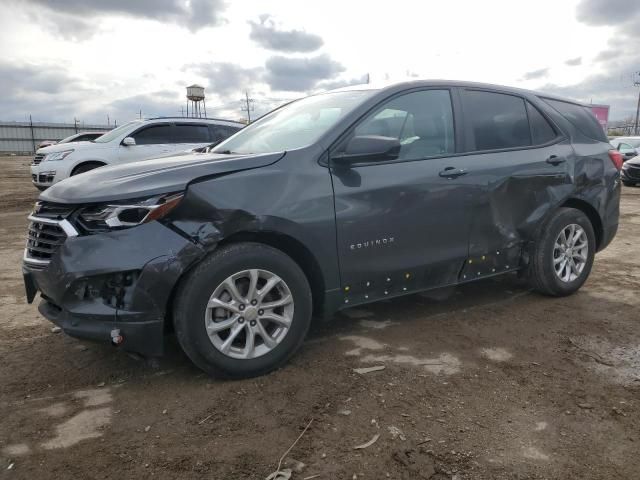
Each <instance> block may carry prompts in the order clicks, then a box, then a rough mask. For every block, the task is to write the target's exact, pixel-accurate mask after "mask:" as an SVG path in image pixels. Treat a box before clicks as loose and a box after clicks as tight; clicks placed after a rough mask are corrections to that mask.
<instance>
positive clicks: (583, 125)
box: [542, 98, 609, 143]
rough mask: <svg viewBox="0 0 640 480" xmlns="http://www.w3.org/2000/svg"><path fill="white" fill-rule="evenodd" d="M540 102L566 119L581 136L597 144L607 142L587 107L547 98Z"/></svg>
mask: <svg viewBox="0 0 640 480" xmlns="http://www.w3.org/2000/svg"><path fill="white" fill-rule="evenodd" d="M542 100H544V101H545V102H546V103H547V104H548V105H550V106H551V107H553V109H555V110H556V111H557V112H558V113H560V114H561V115H562V116H563V117H564V118H566V119H567V120H568V121H569V122H570V123H571V124H572V125H573V126H574V127H576V128H577V129H578V130H579V131H580V133H582V134H583V135H585V136H587V137H589V138H592V139H593V140H598V141H599V142H606V143H608V142H609V140H608V139H607V136H606V135H605V134H604V130H603V129H602V127H601V126H600V124H599V123H598V120H597V119H596V117H595V116H594V115H593V113H591V110H590V109H589V108H588V107H583V106H582V105H577V104H575V103H569V102H563V101H561V100H551V99H549V98H543V99H542Z"/></svg>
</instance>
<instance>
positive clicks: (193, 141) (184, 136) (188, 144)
mask: <svg viewBox="0 0 640 480" xmlns="http://www.w3.org/2000/svg"><path fill="white" fill-rule="evenodd" d="M211 142H212V140H211V134H210V132H209V126H208V125H207V124H206V123H191V122H189V123H187V122H184V123H179V122H178V123H176V124H175V127H174V129H173V131H172V137H171V144H170V145H168V146H167V148H168V149H169V150H170V151H172V152H173V151H183V150H192V149H194V148H198V147H204V146H206V145H209V144H210V143H211Z"/></svg>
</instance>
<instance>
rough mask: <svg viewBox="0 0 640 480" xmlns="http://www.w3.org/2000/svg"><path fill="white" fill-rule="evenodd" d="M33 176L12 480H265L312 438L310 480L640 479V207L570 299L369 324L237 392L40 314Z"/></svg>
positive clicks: (5, 400)
mask: <svg viewBox="0 0 640 480" xmlns="http://www.w3.org/2000/svg"><path fill="white" fill-rule="evenodd" d="M28 163H29V159H27V158H24V157H22V158H21V157H13V158H0V165H2V172H3V175H2V176H1V180H0V181H1V183H0V205H1V206H2V209H0V235H1V238H2V241H1V242H0V280H1V283H0V308H1V310H0V311H1V313H0V358H1V364H0V365H1V366H0V478H16V479H18V478H20V479H48V478H52V479H67V478H69V479H79V478H82V479H98V478H113V479H122V478H162V479H165V478H166V479H175V478H180V479H205V478H206V479H225V480H227V479H229V480H237V479H265V478H266V477H267V476H268V475H269V474H270V473H271V472H273V471H274V470H275V469H276V467H277V466H278V461H279V459H280V458H281V457H282V455H283V454H284V453H285V451H286V450H287V449H288V448H289V447H290V446H291V445H292V443H293V442H294V441H295V440H296V438H298V436H299V435H300V434H301V433H302V432H303V429H304V428H305V426H307V425H308V424H309V422H311V423H310V426H309V428H308V429H307V430H306V432H304V435H303V436H302V438H300V440H299V442H298V443H297V444H296V445H295V446H294V448H293V449H292V450H291V451H290V453H289V454H288V455H287V456H286V462H283V464H284V463H286V464H287V465H283V468H284V467H285V466H289V467H291V468H293V470H294V471H293V474H292V477H291V478H292V479H294V480H299V479H311V478H318V479H350V480H352V479H358V480H360V479H385V478H392V479H411V480H413V479H427V478H431V479H457V480H461V479H543V478H544V479H551V478H553V479H556V478H557V479H605V478H606V479H609V478H621V479H631V478H640V474H639V473H638V472H640V455H638V454H639V453H640V417H639V414H640V325H639V323H638V307H639V306H640V300H639V296H638V293H637V292H636V290H635V289H636V288H638V287H639V286H640V261H639V259H640V242H638V239H639V238H640V208H639V206H640V188H638V189H632V188H631V189H630V188H625V190H624V195H623V200H622V215H621V225H620V230H619V233H618V236H617V237H616V239H615V241H614V243H613V244H612V245H611V246H610V247H609V248H608V249H607V250H605V251H604V252H602V253H600V254H599V255H598V256H597V258H596V262H595V266H594V269H593V272H592V274H591V277H590V279H589V280H588V282H587V283H586V285H585V286H584V287H583V288H582V290H581V291H580V292H578V293H577V294H575V295H573V296H571V297H569V298H562V299H553V298H546V297H542V296H540V295H537V294H535V293H533V292H530V291H529V290H528V289H527V287H526V285H525V284H523V283H522V282H521V281H519V280H517V279H516V278H515V277H514V276H507V277H503V278H501V279H499V280H485V281H481V282H479V283H476V284H472V285H467V286H464V287H460V288H455V289H447V290H438V291H434V292H430V293H425V294H419V295H412V296H409V297H405V298H401V299H396V300H391V301H386V302H380V303H377V304H374V305H370V306H367V307H366V308H362V307H361V308H354V309H351V310H347V311H345V312H344V313H343V314H340V315H337V316H336V317H335V318H334V319H333V320H332V321H330V322H329V323H326V324H325V323H318V324H316V325H314V327H313V330H312V332H311V335H310V337H309V339H308V340H307V341H306V343H305V345H304V346H303V348H302V350H301V351H300V353H299V354H298V355H297V356H296V357H295V358H294V359H293V360H292V361H291V363H290V364H288V365H287V366H286V367H284V368H283V369H281V370H279V371H277V372H275V373H272V374H270V375H267V376H265V377H262V378H257V379H252V380H246V381H219V380H213V379H211V378H208V377H207V376H205V375H204V374H202V373H201V372H200V371H199V370H197V369H196V368H194V367H193V366H192V365H191V364H190V363H189V361H188V360H187V359H186V357H185V356H184V355H183V354H182V353H181V352H180V350H179V348H178V347H177V345H176V342H175V340H174V339H169V340H168V345H169V347H168V350H169V353H168V355H167V356H165V357H163V358H162V359H159V360H157V361H149V360H141V359H135V358H132V357H130V356H129V355H127V354H125V353H123V352H121V351H119V350H117V349H115V348H112V347H110V346H108V345H99V344H92V343H85V342H81V341H78V340H75V339H72V338H69V337H67V336H65V335H64V334H61V333H53V332H52V330H51V327H52V325H51V324H50V323H48V322H47V321H46V320H44V319H42V318H41V317H40V316H39V314H38V312H37V310H36V307H35V305H28V304H27V303H26V300H25V297H24V293H23V286H22V278H21V273H20V262H21V256H22V248H23V243H24V235H25V229H26V226H27V221H26V215H27V213H28V211H29V209H30V207H31V204H32V202H33V201H34V199H35V198H36V193H37V192H36V191H35V189H33V187H32V186H31V185H30V182H29V177H28ZM636 254H637V255H636ZM370 366H384V369H382V370H379V371H374V372H369V373H357V372H356V371H354V369H357V368H362V367H370ZM374 438H377V441H375V443H373V444H372V445H370V446H368V447H366V448H362V449H354V447H355V446H358V445H361V444H364V443H366V442H369V441H370V440H372V439H374ZM302 464H304V465H302Z"/></svg>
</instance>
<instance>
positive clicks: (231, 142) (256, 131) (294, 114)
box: [214, 90, 374, 154]
mask: <svg viewBox="0 0 640 480" xmlns="http://www.w3.org/2000/svg"><path fill="white" fill-rule="evenodd" d="M373 93H374V92H372V91H371V90H367V91H348V92H335V93H325V94H322V95H314V96H311V97H306V98H303V99H301V100H296V101H295V102H292V103H290V104H288V105H285V106H284V107H282V108H280V109H278V110H276V111H274V112H272V113H270V114H268V115H265V116H264V117H262V118H261V119H260V120H257V121H256V122H255V123H252V124H250V125H248V126H247V127H245V128H243V129H242V130H240V131H239V132H238V133H236V134H235V135H233V136H232V137H230V138H229V139H228V140H226V141H224V142H222V143H221V144H220V145H218V146H217V147H216V148H215V149H214V153H244V154H249V153H269V152H281V151H283V150H293V149H295V148H300V147H305V146H307V145H311V144H312V143H313V142H315V141H316V140H317V139H318V138H320V137H321V136H322V135H323V134H324V133H326V132H327V131H328V130H329V129H330V128H331V127H332V126H333V125H335V124H336V123H337V122H338V120H340V119H341V118H342V117H344V116H345V115H346V114H347V113H349V112H350V111H351V110H353V109H354V108H355V107H356V106H357V105H358V104H360V103H361V102H362V101H364V100H365V99H366V98H368V97H369V96H371V95H372V94H373Z"/></svg>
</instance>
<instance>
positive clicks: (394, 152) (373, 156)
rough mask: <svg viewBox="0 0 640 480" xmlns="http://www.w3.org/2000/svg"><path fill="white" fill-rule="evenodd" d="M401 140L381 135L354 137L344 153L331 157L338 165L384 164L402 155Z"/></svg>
mask: <svg viewBox="0 0 640 480" xmlns="http://www.w3.org/2000/svg"><path fill="white" fill-rule="evenodd" d="M400 148H401V145H400V140H398V139H397V138H394V137H382V136H379V135H362V136H358V137H353V138H352V139H351V140H349V143H347V146H346V148H345V149H344V153H340V154H337V155H334V156H333V157H331V161H332V162H333V163H335V164H336V165H341V166H347V165H350V164H353V163H357V162H383V161H385V160H396V159H397V158H398V156H399V155H400Z"/></svg>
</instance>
